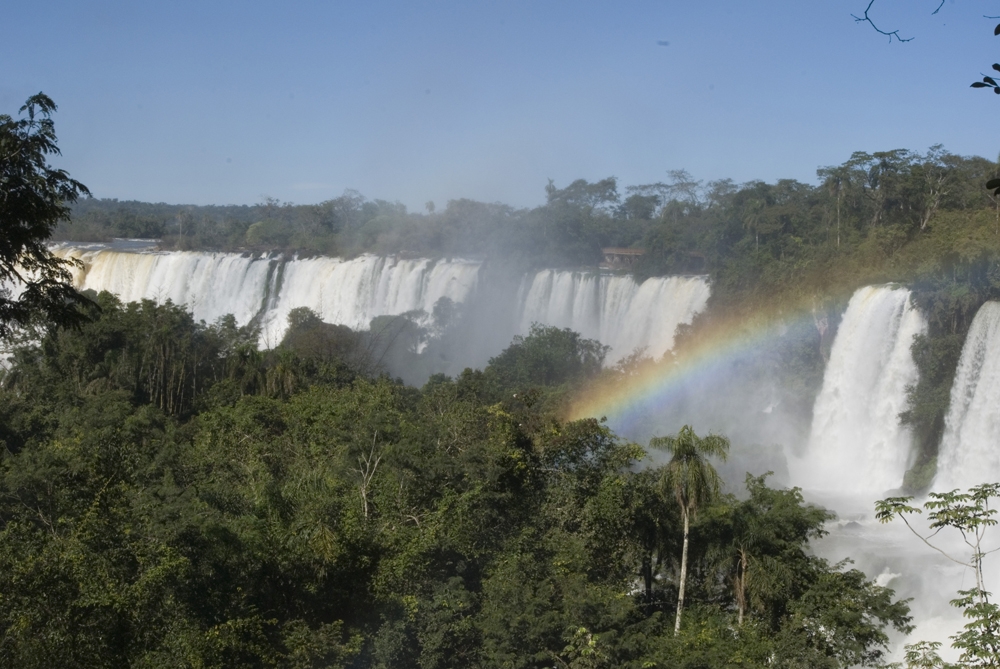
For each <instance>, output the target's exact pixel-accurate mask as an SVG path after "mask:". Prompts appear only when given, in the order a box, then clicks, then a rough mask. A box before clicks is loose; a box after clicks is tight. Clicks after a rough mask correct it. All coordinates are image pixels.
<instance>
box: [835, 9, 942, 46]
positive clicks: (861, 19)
mask: <svg viewBox="0 0 1000 669" xmlns="http://www.w3.org/2000/svg"><path fill="white" fill-rule="evenodd" d="M874 4H875V0H871V1H870V2H869V3H868V6H867V7H866V8H865V14H864V16H857V15H855V14H851V16H853V17H854V20H855V21H856V22H858V23H867V24H869V25H870V26H871V27H872V28H874V29H875V32H877V33H879V34H880V35H886V36H888V38H889V42H892V38H893V37H895V38H896V39H897V40H899V41H900V42H909V41H910V40H912V39H913V38H912V37H907V38H906V39H903V38H902V37H900V36H899V31H898V30H893V31H891V32H886V31H885V30H882V29H881V28H879V27H878V26H877V25H875V22H874V21H872V20H871V17H869V16H868V10H870V9H871V8H872V5H874ZM941 4H942V5H943V4H944V0H941ZM938 9H941V7H940V5H939V6H938V8H937V9H935V10H934V13H935V14H937V11H938Z"/></svg>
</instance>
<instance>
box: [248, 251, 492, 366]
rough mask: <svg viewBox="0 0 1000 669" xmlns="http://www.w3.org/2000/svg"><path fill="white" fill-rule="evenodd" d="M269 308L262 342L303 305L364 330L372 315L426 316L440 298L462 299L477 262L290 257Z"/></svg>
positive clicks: (271, 341)
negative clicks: (412, 312)
mask: <svg viewBox="0 0 1000 669" xmlns="http://www.w3.org/2000/svg"><path fill="white" fill-rule="evenodd" d="M283 269H284V274H283V276H282V279H281V285H280V288H279V289H278V293H277V298H276V300H275V302H274V306H273V308H271V309H269V310H268V311H267V314H266V315H265V317H264V328H263V332H262V335H261V336H262V338H263V343H264V344H265V345H266V346H269V347H273V346H275V345H276V344H277V343H278V342H280V341H281V337H282V336H283V335H284V332H285V328H286V326H287V319H288V313H289V312H290V311H291V310H292V309H294V308H296V307H309V308H310V309H312V310H313V311H315V312H316V313H317V314H319V316H320V318H322V319H323V320H324V321H326V322H328V323H337V324H339V325H347V326H349V327H351V328H354V329H355V330H359V329H366V328H368V325H369V323H370V322H371V320H372V319H373V318H375V317H376V316H389V315H397V314H404V313H406V312H409V311H417V310H421V311H424V312H426V313H428V314H430V313H432V312H433V311H434V305H435V304H436V303H437V301H438V300H439V299H441V298H442V297H447V298H449V299H451V300H452V301H454V302H464V301H465V300H466V299H467V298H468V297H469V296H470V295H471V294H472V293H473V291H474V290H475V288H476V283H477V279H478V276H479V264H478V263H473V262H468V261H464V260H451V261H438V262H434V261H431V260H426V259H422V260H392V259H391V258H385V257H381V256H371V255H365V256H361V257H360V258H356V259H354V260H340V259H337V258H310V259H307V260H292V261H290V262H288V263H286V264H285V265H284V268H283Z"/></svg>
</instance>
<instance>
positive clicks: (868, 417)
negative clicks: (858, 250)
mask: <svg viewBox="0 0 1000 669" xmlns="http://www.w3.org/2000/svg"><path fill="white" fill-rule="evenodd" d="M926 327H927V326H926V323H925V321H924V318H923V316H921V314H920V312H918V311H917V310H916V309H914V308H913V307H912V306H911V305H910V291H908V290H905V289H902V288H895V287H892V286H869V287H866V288H861V289H859V290H858V291H856V292H855V293H854V295H853V296H852V297H851V301H850V302H849V303H848V305H847V311H846V312H845V313H844V319H843V321H842V322H841V324H840V329H839V330H838V331H837V337H836V339H835V340H834V343H833V349H832V350H831V352H830V361H829V363H828V364H827V366H826V372H825V373H824V375H823V386H822V388H821V390H820V393H819V396H818V397H817V398H816V404H815V406H814V409H813V422H812V428H811V431H810V435H809V440H808V446H807V451H806V454H805V457H804V458H802V459H800V460H798V461H793V462H792V463H790V464H791V465H792V469H793V472H794V476H793V480H794V481H795V482H796V484H797V485H801V486H802V487H804V488H808V489H812V490H828V491H838V492H845V493H856V494H871V493H874V494H881V493H883V492H885V491H886V490H889V489H891V488H897V487H899V486H900V485H901V484H902V481H903V474H904V473H905V471H906V468H907V465H908V464H909V458H910V441H911V435H910V431H909V430H908V429H905V428H904V427H903V426H901V425H900V423H899V413H900V412H902V411H904V410H905V409H906V388H907V386H909V385H913V384H915V383H916V382H917V378H918V373H917V368H916V364H915V363H914V362H913V357H912V355H911V353H910V346H911V345H912V343H913V337H914V336H915V335H917V334H920V333H922V332H924V331H925V330H926Z"/></svg>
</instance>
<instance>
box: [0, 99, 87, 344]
mask: <svg viewBox="0 0 1000 669" xmlns="http://www.w3.org/2000/svg"><path fill="white" fill-rule="evenodd" d="M54 111H56V105H55V103H54V102H52V100H51V99H50V98H49V97H48V96H46V95H45V94H44V93H38V94H37V95H33V96H31V97H30V98H28V101H27V102H25V103H24V106H22V107H21V109H20V112H21V113H22V114H24V113H27V117H26V118H21V119H17V120H15V119H14V118H12V117H10V116H8V115H7V114H0V221H3V235H2V236H0V283H2V284H3V288H2V290H0V338H2V339H8V338H10V336H11V334H12V332H13V331H14V330H16V329H17V328H23V327H25V326H28V325H31V324H33V323H34V322H35V321H36V319H38V318H42V319H44V320H45V321H48V322H55V323H62V324H69V323H79V322H81V320H82V315H81V314H80V312H79V310H78V308H77V307H78V306H80V305H82V304H85V303H86V300H84V299H83V298H82V297H81V296H80V295H79V294H78V293H77V292H76V290H74V289H73V286H72V281H71V278H72V276H71V274H70V269H71V268H72V267H73V266H74V264H73V263H72V262H70V261H68V260H64V259H62V258H58V257H56V256H55V255H53V254H52V251H50V250H49V248H48V247H47V246H46V244H45V243H46V241H47V240H48V239H49V237H50V236H51V235H52V232H53V230H54V229H55V228H56V226H57V225H58V224H59V223H60V222H62V221H68V220H69V217H70V209H69V204H70V203H72V202H74V201H76V200H77V198H79V197H80V196H81V195H90V191H88V190H87V187H86V186H84V185H83V184H82V183H80V182H79V181H76V180H74V179H72V178H70V176H69V175H68V174H67V173H66V171H65V170H58V169H55V168H53V167H52V166H51V165H49V163H48V158H49V156H51V155H59V146H58V144H57V142H56V132H55V124H54V123H53V121H52V113H53V112H54Z"/></svg>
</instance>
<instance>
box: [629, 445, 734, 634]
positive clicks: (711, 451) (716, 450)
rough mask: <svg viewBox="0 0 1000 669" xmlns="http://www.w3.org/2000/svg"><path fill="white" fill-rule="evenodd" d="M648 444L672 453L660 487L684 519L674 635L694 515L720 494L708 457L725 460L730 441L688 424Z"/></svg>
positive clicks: (717, 476)
mask: <svg viewBox="0 0 1000 669" xmlns="http://www.w3.org/2000/svg"><path fill="white" fill-rule="evenodd" d="M649 446H650V448H660V449H663V450H666V451H668V452H669V453H670V455H671V457H670V462H668V463H667V465H666V467H664V468H663V474H662V477H661V479H660V486H661V490H662V493H663V495H664V496H665V497H666V496H670V495H672V496H673V497H674V499H675V500H676V501H677V504H678V506H680V509H681V518H682V520H683V521H684V545H683V548H682V549H681V574H680V583H679V587H678V593H677V617H676V619H675V621H674V634H677V633H678V632H680V629H681V614H682V612H683V611H684V586H685V585H686V583H687V558H688V533H689V529H690V525H691V517H692V516H693V515H694V514H695V513H697V511H698V508H699V507H701V506H704V505H705V504H708V503H709V502H711V501H712V499H714V498H716V497H718V495H719V490H720V488H721V487H722V481H721V479H720V478H719V474H718V473H717V472H716V471H715V468H714V467H712V465H711V464H709V462H708V460H707V458H709V457H711V456H715V457H717V458H719V459H720V460H725V459H726V455H727V454H728V453H729V440H728V439H727V438H725V437H722V436H719V435H715V434H710V435H708V436H707V437H704V438H702V437H699V436H698V435H696V434H695V433H694V430H693V429H691V427H690V426H689V425H685V426H684V427H682V428H681V431H680V432H678V433H677V436H676V437H654V438H653V439H652V440H650V442H649Z"/></svg>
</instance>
